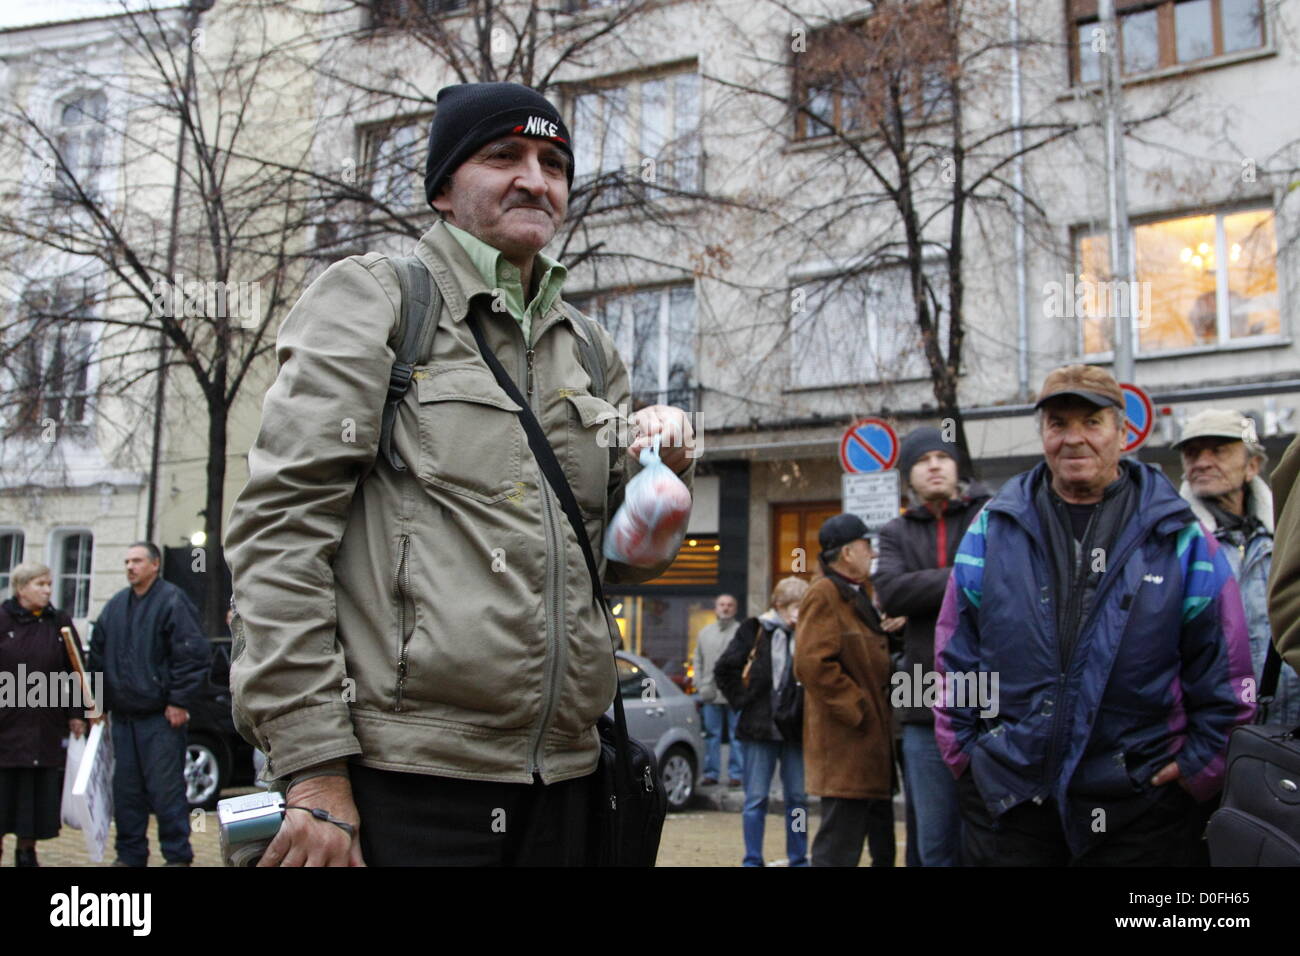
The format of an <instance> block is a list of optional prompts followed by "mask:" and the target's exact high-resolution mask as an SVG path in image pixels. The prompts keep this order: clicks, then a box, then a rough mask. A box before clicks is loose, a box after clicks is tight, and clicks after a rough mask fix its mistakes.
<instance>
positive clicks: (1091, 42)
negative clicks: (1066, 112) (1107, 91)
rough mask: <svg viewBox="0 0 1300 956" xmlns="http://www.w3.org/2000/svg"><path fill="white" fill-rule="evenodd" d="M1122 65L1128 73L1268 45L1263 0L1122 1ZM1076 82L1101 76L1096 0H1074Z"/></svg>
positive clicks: (1120, 29) (1094, 79)
mask: <svg viewBox="0 0 1300 956" xmlns="http://www.w3.org/2000/svg"><path fill="white" fill-rule="evenodd" d="M1116 6H1117V7H1118V11H1117V12H1118V15H1119V33H1120V36H1119V45H1120V70H1121V72H1122V73H1124V74H1125V75H1126V76H1133V75H1137V74H1141V73H1149V72H1151V71H1152V70H1159V69H1163V68H1166V67H1173V66H1179V65H1182V64H1192V63H1197V62H1199V61H1201V60H1208V59H1210V58H1212V57H1216V56H1223V55H1224V54H1228V53H1237V52H1240V51H1244V50H1256V49H1259V48H1261V47H1263V45H1264V8H1263V3H1262V0H1164V2H1157V3H1151V2H1145V3H1144V2H1140V0H1119V2H1118V3H1117V4H1116ZM1071 17H1072V22H1073V23H1074V31H1075V37H1076V43H1075V46H1074V51H1075V56H1074V71H1073V72H1074V81H1075V82H1076V83H1082V84H1087V83H1098V82H1100V81H1101V78H1102V77H1101V54H1100V52H1099V50H1100V49H1101V39H1100V38H1101V25H1100V23H1099V22H1098V20H1097V4H1096V2H1095V0H1071Z"/></svg>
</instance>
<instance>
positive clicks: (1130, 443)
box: [1120, 382, 1156, 454]
mask: <svg viewBox="0 0 1300 956" xmlns="http://www.w3.org/2000/svg"><path fill="white" fill-rule="evenodd" d="M1120 388H1121V389H1122V390H1123V392H1124V417H1125V418H1127V419H1128V421H1127V422H1126V423H1125V425H1124V453H1125V454H1127V453H1129V452H1131V451H1133V450H1134V449H1137V448H1141V447H1142V444H1143V443H1144V442H1145V441H1146V440H1147V439H1148V438H1150V437H1151V426H1152V425H1154V424H1155V418H1156V415H1155V406H1153V405H1152V404H1151V396H1150V395H1148V394H1147V393H1146V391H1145V390H1144V389H1142V388H1140V387H1138V386H1137V385H1130V384H1129V383H1128V382H1124V383H1123V384H1121V385H1120Z"/></svg>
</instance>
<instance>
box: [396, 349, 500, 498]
mask: <svg viewBox="0 0 1300 956" xmlns="http://www.w3.org/2000/svg"><path fill="white" fill-rule="evenodd" d="M415 381H416V396H417V399H418V401H419V406H420V408H419V423H420V465H419V469H418V471H417V474H418V475H419V477H420V480H422V481H425V482H427V483H429V484H431V485H435V486H437V487H439V488H445V489H446V490H448V491H452V492H455V493H456V494H459V495H464V496H466V497H468V498H473V499H474V500H476V501H482V502H486V503H489V504H490V503H493V502H497V501H501V500H503V499H505V498H507V497H508V496H510V495H512V494H518V493H519V486H520V482H521V480H522V475H521V471H522V460H521V454H522V447H523V438H524V433H523V427H522V426H521V425H520V423H519V417H518V415H517V412H518V411H519V405H518V404H516V403H515V402H514V400H513V399H511V398H510V396H509V395H507V394H506V393H505V392H504V391H502V390H501V386H499V385H498V384H497V383H496V379H494V378H493V377H492V375H491V373H490V372H488V371H487V370H486V369H482V368H477V367H474V366H460V367H450V368H449V367H438V366H433V367H425V368H420V369H417V370H416V372H415Z"/></svg>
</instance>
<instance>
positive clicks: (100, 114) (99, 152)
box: [54, 92, 108, 201]
mask: <svg viewBox="0 0 1300 956" xmlns="http://www.w3.org/2000/svg"><path fill="white" fill-rule="evenodd" d="M107 115H108V101H107V100H106V99H105V97H104V94H103V93H100V92H86V93H77V94H75V95H73V96H70V97H68V98H67V99H65V100H63V101H62V102H61V103H60V104H59V107H58V123H57V127H58V128H57V130H56V131H55V134H54V145H55V147H56V148H57V149H58V151H59V159H61V160H62V162H58V161H57V160H56V162H55V164H54V165H55V177H54V196H55V198H56V199H62V200H67V201H72V200H75V199H77V198H78V194H77V187H78V186H80V188H81V190H82V191H83V192H85V193H86V194H87V195H89V196H94V195H95V194H96V192H97V191H98V190H97V188H96V182H95V180H96V178H97V177H98V174H99V171H100V169H101V168H102V166H103V162H104V124H105V122H106V120H107Z"/></svg>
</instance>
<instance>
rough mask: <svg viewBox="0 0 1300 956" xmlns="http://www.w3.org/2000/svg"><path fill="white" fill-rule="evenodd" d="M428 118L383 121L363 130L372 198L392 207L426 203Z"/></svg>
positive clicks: (404, 207)
mask: <svg viewBox="0 0 1300 956" xmlns="http://www.w3.org/2000/svg"><path fill="white" fill-rule="evenodd" d="M428 136H429V118H428V117H423V118H420V119H405V120H401V121H400V122H392V123H384V124H383V125H380V126H372V127H368V128H366V129H364V130H363V131H362V138H363V141H364V144H365V145H364V148H365V157H366V170H367V172H368V175H369V182H370V197H371V199H373V200H374V201H375V203H376V204H380V205H384V206H387V207H388V208H390V209H393V210H402V209H412V208H415V207H418V206H423V205H424V203H425V198H424V166H425V160H426V158H427V145H428Z"/></svg>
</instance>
